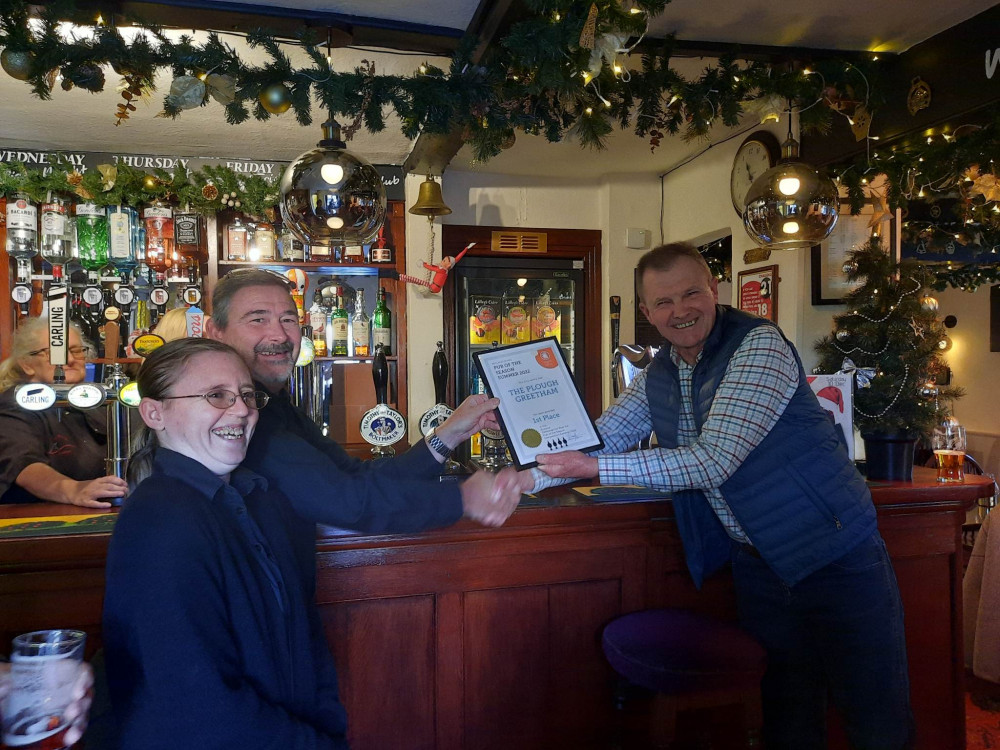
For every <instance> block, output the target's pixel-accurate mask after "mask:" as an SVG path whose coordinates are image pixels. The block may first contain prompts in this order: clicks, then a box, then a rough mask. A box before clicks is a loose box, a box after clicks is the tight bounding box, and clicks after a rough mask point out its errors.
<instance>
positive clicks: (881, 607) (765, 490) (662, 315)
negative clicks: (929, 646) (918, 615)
mask: <svg viewBox="0 0 1000 750" xmlns="http://www.w3.org/2000/svg"><path fill="white" fill-rule="evenodd" d="M637 271H638V277H639V279H640V288H639V294H640V309H641V310H642V312H643V314H644V315H645V316H646V318H647V319H648V320H649V322H650V323H651V324H652V325H654V326H655V327H656V329H657V330H658V331H659V332H660V334H662V335H663V337H664V338H665V339H666V340H667V342H668V343H669V346H664V347H663V348H662V349H661V350H660V352H659V353H658V355H657V356H656V357H655V359H654V360H653V362H652V363H651V364H650V365H649V367H647V368H646V370H645V371H644V372H643V373H642V374H640V375H639V376H638V377H636V379H635V380H634V381H633V382H632V384H631V385H630V387H629V388H628V389H627V390H626V391H625V392H624V393H623V394H622V395H621V397H620V398H619V399H618V401H617V402H616V403H615V404H614V405H612V406H611V407H610V408H609V409H608V410H607V411H606V412H605V413H604V414H603V415H602V416H601V418H600V419H599V420H598V421H597V426H598V429H599V430H600V433H601V436H602V437H603V438H604V442H605V447H604V449H603V450H601V451H600V452H599V453H598V454H591V455H585V454H583V453H579V452H575V451H566V452H562V453H553V454H549V455H546V456H539V458H538V462H539V466H540V469H541V472H538V471H536V472H534V474H535V483H534V489H536V490H538V489H542V488H543V487H545V486H549V485H552V484H556V483H558V482H556V481H554V479H553V478H562V479H563V480H565V479H567V478H580V477H585V478H592V477H599V478H600V481H601V483H602V484H639V485H644V486H650V487H655V488H657V489H662V490H669V491H670V492H672V493H673V505H674V510H675V513H676V518H677V525H678V527H679V530H680V535H681V539H682V541H683V543H684V552H685V557H686V558H687V564H688V567H689V569H690V571H691V575H692V576H693V578H694V580H695V583H696V584H697V585H699V586H700V585H701V583H702V581H703V580H704V578H705V577H706V576H709V575H711V574H712V573H714V572H715V571H716V570H718V569H719V568H721V567H722V566H723V565H725V564H727V563H729V564H731V566H732V571H733V578H734V581H735V588H736V594H737V602H738V606H739V614H740V620H741V622H742V624H743V626H744V627H745V628H746V629H747V630H748V631H750V632H751V633H753V634H754V635H755V636H756V637H757V638H758V639H759V640H760V641H761V643H763V644H764V646H765V648H766V649H767V652H768V670H767V674H766V676H765V677H764V681H763V684H762V694H763V701H764V738H765V746H766V747H767V748H768V750H778V749H781V750H784V749H786V748H787V749H788V750H805V749H807V748H825V747H826V737H825V724H826V722H825V716H826V703H827V696H829V697H830V699H831V700H832V701H833V704H834V705H835V707H836V708H837V710H838V712H839V714H840V716H841V718H842V720H843V725H844V728H845V730H846V733H847V735H848V738H849V740H850V741H851V744H852V746H853V747H855V748H859V749H860V748H865V749H871V750H875V749H876V748H877V749H878V750H896V749H898V748H906V747H909V746H910V743H911V742H912V734H913V730H912V727H913V718H912V713H911V710H910V701H909V681H908V675H907V663H906V647H905V642H904V634H903V609H902V603H901V601H900V596H899V589H898V587H897V585H896V577H895V574H894V573H893V570H892V564H891V563H890V561H889V557H888V555H887V553H886V549H885V544H884V542H883V541H882V538H881V536H880V535H879V533H878V529H877V528H876V522H875V520H876V519H875V508H874V506H873V505H872V499H871V494H870V493H869V491H868V488H867V486H866V485H865V481H864V479H863V478H862V477H861V475H860V474H858V472H857V470H856V469H855V467H854V464H853V463H852V462H851V460H850V459H849V458H848V455H847V450H846V447H845V446H844V444H843V438H842V437H841V436H839V435H838V433H837V432H836V430H835V426H834V425H833V423H832V422H831V421H830V420H829V418H828V417H827V415H826V414H825V413H824V411H823V409H822V408H821V407H820V405H819V402H818V401H817V400H816V397H815V396H814V395H813V393H812V391H811V389H810V388H809V385H808V383H807V382H806V375H805V372H804V370H803V368H802V363H801V361H800V360H799V356H798V353H797V352H796V351H795V348H794V347H793V346H792V345H791V344H790V343H789V342H788V341H787V339H785V337H784V336H783V335H782V333H781V330H780V329H779V328H778V327H777V326H776V325H774V324H773V323H771V322H769V321H767V320H763V319H761V318H758V317H755V316H752V315H749V314H747V313H744V312H740V311H738V310H734V309H731V308H725V307H721V306H719V305H718V281H717V280H716V279H715V278H714V277H713V276H712V274H711V272H710V271H709V268H708V265H707V264H706V263H705V260H704V259H703V258H702V256H701V255H700V253H699V252H698V251H697V250H696V249H695V248H694V247H692V246H690V245H685V244H672V245H663V246H661V247H657V248H655V249H653V250H651V251H650V252H648V253H646V254H645V255H644V256H643V257H642V258H641V259H640V261H639V265H638V268H637ZM651 430H655V432H656V435H657V439H658V441H659V447H657V448H654V449H652V450H646V451H630V449H631V448H632V447H633V446H635V445H636V444H637V443H638V442H639V440H640V439H641V438H643V437H645V436H648V435H649V433H650V431H651ZM542 472H544V474H542ZM546 475H547V476H546ZM525 481H526V482H527V479H526V480H525Z"/></svg>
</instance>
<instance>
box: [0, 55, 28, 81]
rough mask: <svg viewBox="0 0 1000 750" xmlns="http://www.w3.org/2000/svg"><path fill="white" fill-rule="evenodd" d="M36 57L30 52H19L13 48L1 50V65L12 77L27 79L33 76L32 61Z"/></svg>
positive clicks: (21, 79)
mask: <svg viewBox="0 0 1000 750" xmlns="http://www.w3.org/2000/svg"><path fill="white" fill-rule="evenodd" d="M33 62H34V58H33V57H32V56H31V53H30V52H18V51H16V50H12V49H5V50H4V51H3V52H0V67H2V68H3V69H4V70H5V71H6V72H7V75H9V76H10V77H11V78H16V79H17V80H19V81H27V80H28V79H29V78H30V77H31V63H33Z"/></svg>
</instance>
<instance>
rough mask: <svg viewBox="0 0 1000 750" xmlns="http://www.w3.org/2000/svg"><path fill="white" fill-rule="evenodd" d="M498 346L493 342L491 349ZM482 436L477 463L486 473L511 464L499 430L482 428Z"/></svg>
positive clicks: (504, 440)
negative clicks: (480, 454)
mask: <svg viewBox="0 0 1000 750" xmlns="http://www.w3.org/2000/svg"><path fill="white" fill-rule="evenodd" d="M498 346H499V344H498V343H497V342H496V341H494V342H493V348H494V349H496V348H497V347H498ZM480 432H481V433H482V436H483V448H482V456H481V458H480V459H479V461H478V462H477V463H478V464H479V465H480V466H481V467H482V468H483V469H485V470H486V471H500V470H501V469H503V468H504V467H506V466H510V465H511V464H512V463H513V462H512V461H511V460H510V458H508V456H507V440H506V439H505V438H504V436H503V432H502V431H501V430H494V429H491V428H489V427H484V428H483V429H482V430H481V431H480Z"/></svg>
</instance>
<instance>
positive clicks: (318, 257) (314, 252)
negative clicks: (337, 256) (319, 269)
mask: <svg viewBox="0 0 1000 750" xmlns="http://www.w3.org/2000/svg"><path fill="white" fill-rule="evenodd" d="M309 252H310V256H309V258H310V260H312V261H313V262H315V263H332V262H333V249H332V248H331V247H330V246H329V245H310V246H309Z"/></svg>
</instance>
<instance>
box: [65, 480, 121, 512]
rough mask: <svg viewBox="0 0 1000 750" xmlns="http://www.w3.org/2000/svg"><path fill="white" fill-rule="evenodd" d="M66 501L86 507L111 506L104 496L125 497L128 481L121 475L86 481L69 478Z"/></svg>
mask: <svg viewBox="0 0 1000 750" xmlns="http://www.w3.org/2000/svg"><path fill="white" fill-rule="evenodd" d="M66 481H67V486H66V502H67V503H68V504H69V505H80V506H82V507H84V508H110V507H111V503H110V502H107V501H106V500H105V499H104V498H108V497H125V495H126V494H128V483H127V482H126V481H125V480H124V479H121V478H119V477H98V478H97V479H90V480H88V481H85V482H78V481H75V480H73V479H67V480H66Z"/></svg>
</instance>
